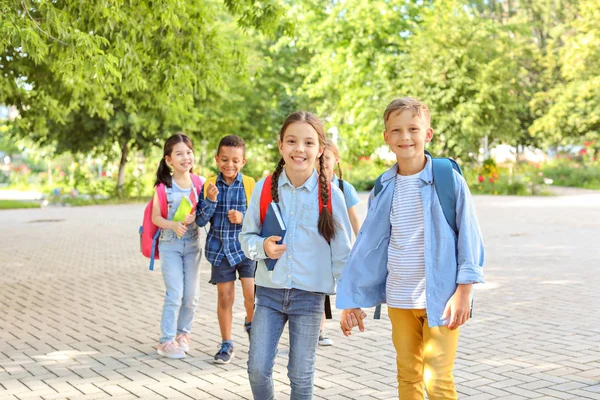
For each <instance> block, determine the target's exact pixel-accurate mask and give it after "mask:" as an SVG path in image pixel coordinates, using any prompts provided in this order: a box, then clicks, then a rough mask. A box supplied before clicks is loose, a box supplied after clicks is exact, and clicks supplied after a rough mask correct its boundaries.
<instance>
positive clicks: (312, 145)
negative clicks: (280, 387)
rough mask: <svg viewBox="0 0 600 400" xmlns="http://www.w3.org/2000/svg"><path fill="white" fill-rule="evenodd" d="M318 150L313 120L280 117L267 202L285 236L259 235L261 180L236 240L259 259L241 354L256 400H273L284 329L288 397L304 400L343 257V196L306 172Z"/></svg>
mask: <svg viewBox="0 0 600 400" xmlns="http://www.w3.org/2000/svg"><path fill="white" fill-rule="evenodd" d="M324 146H325V133H324V131H323V125H322V124H321V121H319V119H318V118H317V117H315V116H314V115H312V114H310V113H307V112H296V113H293V114H291V115H290V116H289V117H288V118H287V119H286V120H285V122H284V124H283V127H282V128H281V131H280V133H279V152H280V153H281V156H282V158H281V160H279V164H278V165H277V168H276V169H275V172H274V173H273V175H272V179H271V197H272V198H273V201H274V202H275V203H278V204H279V207H280V210H281V215H282V218H283V220H284V223H285V226H286V234H285V238H284V240H283V243H282V244H277V242H278V241H279V240H280V239H281V238H280V237H278V236H270V237H267V238H264V237H261V235H260V232H261V228H262V223H261V219H260V205H259V204H260V197H261V192H262V188H263V186H264V184H265V180H264V179H263V180H262V181H260V182H258V183H257V184H256V186H255V188H254V191H253V193H252V197H251V199H250V205H249V208H248V211H247V212H246V215H245V217H244V222H243V225H242V232H241V233H240V235H239V238H240V242H241V244H242V249H243V250H244V253H246V256H247V257H248V258H250V259H252V260H259V261H258V266H257V269H256V276H255V284H256V297H255V299H256V300H255V305H256V310H255V314H254V320H253V321H252V334H251V335H250V352H249V355H248V375H249V378H250V386H251V388H252V394H253V396H254V398H255V399H258V400H272V399H274V398H275V393H274V388H273V365H274V364H275V355H276V354H277V345H278V343H279V339H280V337H281V335H282V333H283V329H284V327H285V325H286V324H287V325H288V329H289V346H290V347H289V363H288V377H289V378H290V386H291V395H290V398H291V399H294V400H308V399H312V395H313V379H314V369H315V359H316V352H317V342H318V340H319V328H320V325H321V314H322V313H323V306H324V304H325V295H326V294H333V292H334V288H335V279H336V278H337V277H338V276H339V275H340V272H341V270H342V266H343V265H344V263H345V262H346V258H347V257H348V254H349V253H350V220H349V219H348V213H347V212H346V205H345V204H344V196H343V195H342V192H341V191H340V190H339V189H338V188H336V187H335V186H333V185H330V184H329V183H328V182H327V180H326V178H325V175H318V174H317V172H316V171H315V169H314V164H315V161H316V160H317V159H318V160H319V163H320V166H321V169H322V167H323V158H322V157H321V155H322V154H323V148H324ZM330 186H331V191H329V190H328V188H329V187H330ZM330 197H331V198H330ZM319 198H320V199H321V201H322V204H325V205H327V204H328V201H329V200H331V208H329V206H325V207H323V208H322V209H321V210H320V209H319ZM267 257H268V258H271V259H277V263H276V264H275V267H274V269H273V270H272V271H269V270H268V269H267V266H266V264H265V262H264V260H265V258H267Z"/></svg>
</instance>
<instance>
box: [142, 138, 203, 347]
mask: <svg viewBox="0 0 600 400" xmlns="http://www.w3.org/2000/svg"><path fill="white" fill-rule="evenodd" d="M163 154H164V155H163V158H162V159H161V160H160V165H159V166H158V171H157V172H156V182H155V184H154V186H155V187H156V189H155V192H154V203H153V205H152V222H153V223H154V224H155V225H156V226H158V227H159V228H161V230H160V237H159V244H158V249H159V252H160V259H161V271H162V275H163V279H164V281H165V287H166V294H165V301H164V305H163V311H162V319H161V322H160V329H161V333H162V334H161V338H160V343H159V345H158V347H157V352H158V354H159V355H161V356H164V357H168V358H184V357H185V352H187V351H188V350H189V340H190V339H189V333H190V331H191V329H192V320H193V319H194V312H195V310H196V306H197V304H198V289H199V283H200V280H199V279H200V274H199V266H200V257H201V253H200V245H199V243H198V225H196V222H195V220H196V213H195V212H192V213H189V214H187V216H186V217H185V220H184V221H179V222H176V221H173V217H174V216H175V213H176V211H177V209H178V208H179V205H180V204H182V200H183V199H184V197H185V198H187V200H188V201H189V202H190V204H191V205H192V209H193V208H195V205H196V204H197V203H198V194H199V193H198V191H199V189H201V188H202V179H200V178H199V177H197V176H195V175H193V174H192V173H191V172H192V167H193V166H194V149H193V147H192V141H191V140H190V138H189V137H187V136H186V135H184V134H181V133H178V134H175V135H173V136H171V137H170V138H168V139H167V141H166V142H165V145H164V150H163ZM159 190H165V191H166V198H167V204H166V205H164V206H166V207H164V208H166V210H167V213H166V215H164V214H163V213H162V212H161V204H160V201H161V200H160V197H159V192H158V191H159ZM163 199H164V197H163ZM165 217H166V218H165Z"/></svg>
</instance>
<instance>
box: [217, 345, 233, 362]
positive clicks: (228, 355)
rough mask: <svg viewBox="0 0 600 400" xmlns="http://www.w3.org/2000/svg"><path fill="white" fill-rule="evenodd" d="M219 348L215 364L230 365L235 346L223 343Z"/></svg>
mask: <svg viewBox="0 0 600 400" xmlns="http://www.w3.org/2000/svg"><path fill="white" fill-rule="evenodd" d="M219 347H220V348H219V351H218V352H217V354H215V361H214V362H215V363H217V364H229V362H230V361H231V359H232V358H233V355H234V353H233V345H231V344H229V343H222V344H221V345H220V346H219Z"/></svg>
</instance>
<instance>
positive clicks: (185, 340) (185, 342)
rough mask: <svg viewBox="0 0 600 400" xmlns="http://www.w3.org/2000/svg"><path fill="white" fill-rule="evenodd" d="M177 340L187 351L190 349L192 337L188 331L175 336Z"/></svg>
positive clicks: (180, 346) (178, 344) (181, 347)
mask: <svg viewBox="0 0 600 400" xmlns="http://www.w3.org/2000/svg"><path fill="white" fill-rule="evenodd" d="M175 342H177V346H179V348H180V349H181V350H183V351H185V352H186V353H187V352H188V351H190V337H189V335H188V334H187V333H182V334H180V335H177V337H175Z"/></svg>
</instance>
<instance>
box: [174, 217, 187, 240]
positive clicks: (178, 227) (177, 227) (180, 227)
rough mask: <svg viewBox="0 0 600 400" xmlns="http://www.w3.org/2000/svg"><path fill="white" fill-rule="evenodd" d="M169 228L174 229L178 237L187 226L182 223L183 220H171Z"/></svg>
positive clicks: (183, 233)
mask: <svg viewBox="0 0 600 400" xmlns="http://www.w3.org/2000/svg"><path fill="white" fill-rule="evenodd" d="M186 220H187V218H186ZM171 229H173V230H174V231H175V233H176V234H177V236H178V237H182V236H183V235H185V233H186V232H187V227H186V226H185V225H184V224H183V222H173V227H172V228H171Z"/></svg>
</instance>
